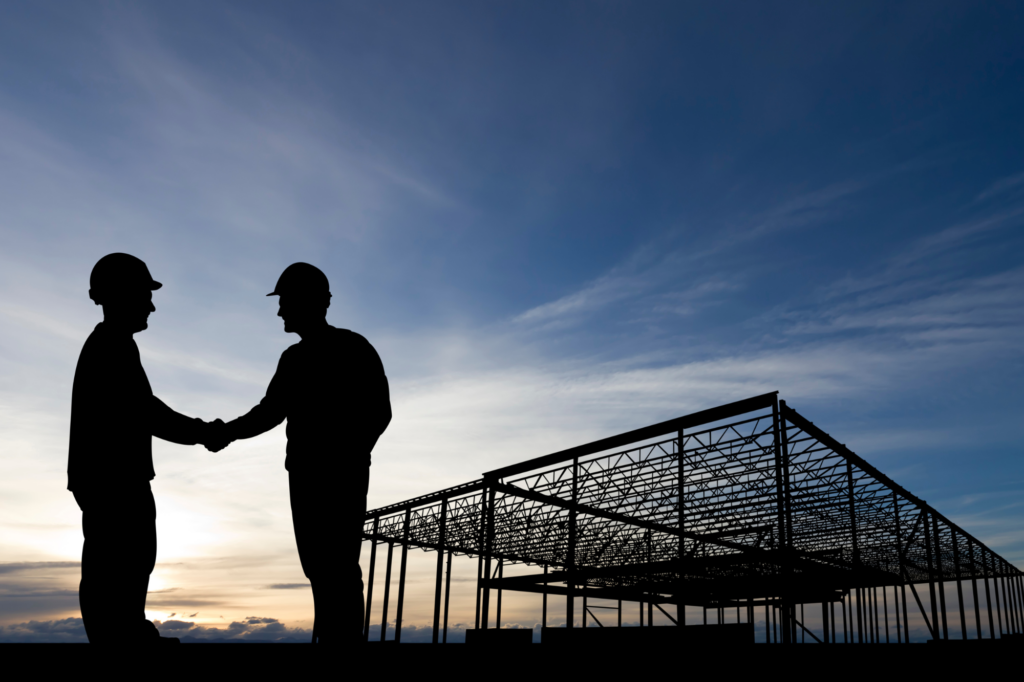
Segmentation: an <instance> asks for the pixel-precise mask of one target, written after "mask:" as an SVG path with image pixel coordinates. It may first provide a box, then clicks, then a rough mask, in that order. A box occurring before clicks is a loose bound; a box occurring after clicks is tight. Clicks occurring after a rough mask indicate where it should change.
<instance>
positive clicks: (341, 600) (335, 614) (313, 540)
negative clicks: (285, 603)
mask: <svg viewBox="0 0 1024 682" xmlns="http://www.w3.org/2000/svg"><path fill="white" fill-rule="evenodd" d="M369 482H370V470H369V467H366V468H361V469H360V470H359V471H357V472H355V473H346V474H342V475H340V476H335V475H325V474H324V473H323V472H303V473H289V475H288V485H289V489H290V493H291V504H292V523H293V525H294V526H295V542H296V544H297V545H298V548H299V561H301V562H302V571H303V573H305V574H306V577H307V578H309V583H310V585H311V586H312V588H313V603H314V608H315V613H316V618H315V620H314V624H313V632H314V633H315V637H316V638H317V641H318V642H319V643H324V644H341V643H345V644H348V643H352V642H358V641H360V640H361V639H362V630H363V611H364V608H365V607H364V601H363V571H362V569H361V568H360V567H359V553H360V551H361V549H362V544H363V539H362V531H363V516H364V515H365V514H366V490H367V487H368V485H369Z"/></svg>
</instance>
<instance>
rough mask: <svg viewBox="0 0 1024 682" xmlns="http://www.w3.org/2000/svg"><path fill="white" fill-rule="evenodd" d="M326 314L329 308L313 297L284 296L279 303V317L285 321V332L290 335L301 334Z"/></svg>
mask: <svg viewBox="0 0 1024 682" xmlns="http://www.w3.org/2000/svg"><path fill="white" fill-rule="evenodd" d="M326 314H327V306H325V305H323V303H322V302H317V301H316V300H315V299H314V297H312V296H298V295H295V294H283V295H281V297H280V300H279V301H278V309H277V316H278V317H280V318H281V319H282V320H284V330H285V331H286V332H289V333H301V332H302V331H303V330H304V329H307V328H308V327H310V325H313V324H316V323H317V322H319V321H321V320H323V319H324V317H325V316H326Z"/></svg>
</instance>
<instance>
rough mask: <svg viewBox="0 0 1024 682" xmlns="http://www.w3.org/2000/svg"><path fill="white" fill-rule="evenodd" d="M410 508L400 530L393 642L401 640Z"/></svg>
mask: <svg viewBox="0 0 1024 682" xmlns="http://www.w3.org/2000/svg"><path fill="white" fill-rule="evenodd" d="M411 518H412V510H411V509H406V510H405V530H404V531H403V532H402V536H403V538H404V541H403V542H402V564H401V566H400V568H399V570H398V609H397V613H395V643H396V644H397V643H398V642H401V641H402V608H403V607H404V606H405V565H406V560H407V559H408V558H409V523H410V520H411Z"/></svg>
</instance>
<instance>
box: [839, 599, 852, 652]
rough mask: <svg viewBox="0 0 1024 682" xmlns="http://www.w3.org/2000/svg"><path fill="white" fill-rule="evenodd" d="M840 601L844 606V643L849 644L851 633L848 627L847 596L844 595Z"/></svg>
mask: <svg viewBox="0 0 1024 682" xmlns="http://www.w3.org/2000/svg"><path fill="white" fill-rule="evenodd" d="M840 603H841V604H842V607H843V644H849V643H850V635H849V632H850V631H849V630H848V629H847V627H846V597H843V600H842V601H841V602H840Z"/></svg>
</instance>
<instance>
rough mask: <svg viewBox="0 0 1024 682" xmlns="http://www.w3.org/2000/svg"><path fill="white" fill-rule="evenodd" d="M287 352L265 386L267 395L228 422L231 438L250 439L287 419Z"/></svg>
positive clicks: (288, 364) (282, 355) (283, 354)
mask: <svg viewBox="0 0 1024 682" xmlns="http://www.w3.org/2000/svg"><path fill="white" fill-rule="evenodd" d="M289 366H290V363H289V362H288V351H285V352H284V353H282V354H281V360H280V361H278V363H277V371H276V372H275V373H274V378H273V379H271V380H270V385H269V386H267V394H266V395H265V396H264V397H263V400H261V401H260V403H259V405H257V406H256V407H254V408H252V409H251V410H249V411H248V412H246V413H245V414H243V415H242V416H241V417H239V418H238V419H235V420H234V421H230V422H228V433H229V434H231V437H232V438H236V439H237V438H252V437H254V436H258V435H260V434H261V433H266V432H267V431H269V430H270V429H272V428H274V427H275V426H277V425H278V424H280V423H281V422H283V421H284V420H285V419H286V418H287V417H288V413H287V401H286V397H287V384H288V374H289Z"/></svg>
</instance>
